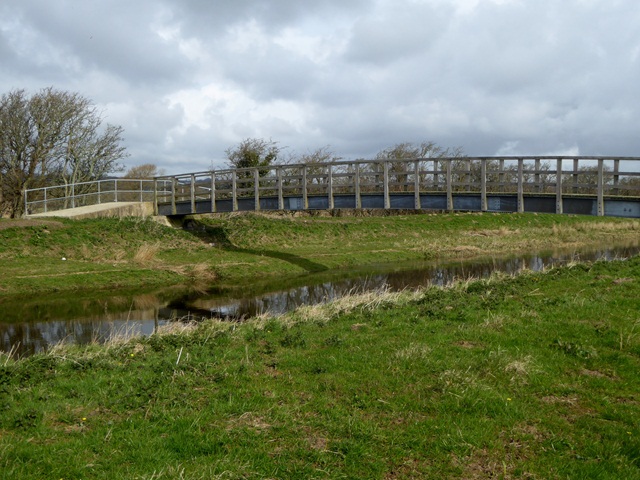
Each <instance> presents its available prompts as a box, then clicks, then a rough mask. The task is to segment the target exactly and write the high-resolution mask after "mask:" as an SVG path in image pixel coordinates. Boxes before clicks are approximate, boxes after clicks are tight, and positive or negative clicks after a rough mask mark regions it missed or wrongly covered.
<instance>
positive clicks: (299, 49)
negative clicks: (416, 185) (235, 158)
mask: <svg viewBox="0 0 640 480" xmlns="http://www.w3.org/2000/svg"><path fill="white" fill-rule="evenodd" d="M46 87H53V88H55V89H58V90H64V91H70V92H76V93H80V94H81V95H83V96H85V97H87V98H89V99H91V100H92V101H93V102H94V103H95V105H96V106H97V107H98V108H99V109H100V111H101V112H102V115H103V117H104V121H105V123H107V122H108V123H112V124H116V125H120V126H122V127H123V128H124V137H125V142H124V145H125V146H126V147H127V150H128V152H129V154H130V157H129V158H127V159H125V160H124V162H123V163H124V164H125V166H126V167H132V166H136V165H140V164H144V163H153V164H156V165H157V166H158V167H159V168H161V169H163V170H164V172H165V173H167V174H174V173H182V172H193V171H201V170H207V169H209V168H224V167H225V166H226V155H225V151H226V150H227V149H229V148H233V147H234V146H235V145H237V144H238V143H239V142H241V141H242V140H243V139H246V138H262V139H266V140H272V141H274V142H277V143H278V145H279V146H280V147H281V148H283V149H284V152H286V153H287V154H288V155H300V154H305V153H310V152H313V151H315V150H317V149H320V148H327V149H328V150H329V151H331V152H333V153H334V154H335V155H336V156H339V157H342V158H344V159H356V158H371V157H373V156H374V155H375V154H376V153H377V152H379V151H380V150H382V149H385V148H389V147H393V146H394V145H396V144H398V143H401V142H413V143H420V142H423V141H433V142H436V143H437V144H439V145H440V146H442V147H461V148H462V149H463V150H464V152H465V153H466V154H467V155H470V156H476V155H477V156H488V155H585V156H586V155H615V156H640V2H639V1H638V0H313V1H302V0H270V1H268V0H224V1H223V0H135V1H132V0H0V94H5V93H8V92H10V91H13V90H16V89H24V90H26V91H27V92H29V93H36V92H38V91H39V90H41V89H43V88H46Z"/></svg>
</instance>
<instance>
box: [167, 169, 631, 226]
mask: <svg viewBox="0 0 640 480" xmlns="http://www.w3.org/2000/svg"><path fill="white" fill-rule="evenodd" d="M156 182H164V184H165V185H166V184H167V183H168V184H169V185H170V188H164V189H159V188H158V189H157V194H156V208H157V207H158V206H160V205H169V204H170V205H171V206H172V212H174V213H175V212H176V211H177V210H176V205H177V204H179V203H190V204H191V208H190V211H191V212H193V213H195V212H196V203H197V202H202V201H207V202H211V207H210V209H209V211H211V212H215V211H216V202H218V201H220V200H229V201H231V204H232V208H231V210H232V211H235V210H238V200H240V199H243V198H248V197H251V198H253V201H254V209H255V210H259V209H260V199H261V198H265V197H270V198H277V205H278V208H279V209H283V208H284V206H283V205H284V199H285V198H286V197H293V196H295V197H301V198H302V208H303V209H308V208H309V203H308V200H309V198H310V197H313V196H323V197H326V198H328V206H329V208H333V205H334V202H333V199H334V196H337V195H344V194H349V195H353V196H355V199H356V202H355V205H356V208H360V207H361V206H362V198H363V196H366V195H371V194H376V195H382V196H383V197H384V208H390V205H391V202H390V198H391V196H392V195H394V194H398V193H404V194H411V193H413V194H414V198H415V208H417V209H419V208H421V195H423V194H429V193H434V194H435V193H437V194H446V196H447V207H448V209H451V210H452V209H453V194H454V193H455V194H461V193H470V194H480V196H481V203H482V209H483V210H486V209H487V198H488V197H490V196H491V195H492V194H502V193H508V194H515V195H517V199H518V200H517V201H518V211H522V209H523V204H524V201H523V196H524V195H525V194H526V195H534V194H535V195H543V196H555V198H556V211H557V212H558V213H562V199H563V197H566V196H581V195H590V196H595V197H596V198H597V201H598V214H600V215H601V214H603V212H604V204H603V202H604V198H605V197H640V157H620V158H615V157H555V156H554V157H543V156H536V157H462V158H418V159H411V160H404V159H403V160H357V161H339V162H330V163H307V164H293V165H274V166H267V167H258V168H243V169H226V170H214V171H205V172H196V173H189V174H183V175H174V176H165V177H157V178H156ZM157 184H158V185H159V184H160V183H157Z"/></svg>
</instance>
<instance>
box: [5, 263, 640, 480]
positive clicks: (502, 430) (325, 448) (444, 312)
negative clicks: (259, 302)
mask: <svg viewBox="0 0 640 480" xmlns="http://www.w3.org/2000/svg"><path fill="white" fill-rule="evenodd" d="M639 298H640V258H637V257H636V258H635V259H633V260H631V261H628V262H612V263H596V264H594V265H592V266H586V265H575V266H572V267H565V268H560V269H554V270H550V271H548V272H545V273H525V274H523V275H521V276H519V277H517V278H508V277H504V276H502V277H500V276H498V277H493V278H491V279H488V280H482V281H475V282H468V283H464V284H457V285H455V286H453V287H450V288H446V289H440V288H429V289H427V290H425V291H423V292H419V293H409V292H405V293H401V294H384V293H377V294H372V295H368V296H362V297H352V298H348V299H343V300H341V301H340V302H338V303H334V304H331V305H328V306H323V307H313V308H304V309H301V310H299V311H297V312H295V313H292V314H289V315H287V316H285V317H282V318H279V319H269V318H261V319H253V320H251V321H249V322H248V323H246V324H225V323H220V322H217V323H216V322H213V321H211V322H207V323H205V324H201V325H197V326H194V325H185V326H180V325H178V326H177V329H176V330H175V331H173V332H171V331H166V332H164V334H163V335H155V336H152V337H150V338H145V339H137V340H133V341H128V342H122V343H119V342H113V343H112V344H110V345H107V346H104V347H101V346H87V347H66V348H65V349H58V350H54V351H52V352H49V353H48V354H44V355H37V356H34V357H31V358H28V359H24V360H20V361H17V362H16V361H13V360H12V359H9V358H7V357H6V356H5V357H0V412H1V415H0V478H24V479H28V478H65V479H73V478H139V479H161V478H167V479H169V478H189V479H199V478H465V479H468V478H540V479H549V478H559V479H560V478H563V479H564V478H619V479H631V478H640V428H639V424H638V419H639V418H640V397H639V394H638V392H640V379H639V378H638V375H637V372H638V369H639V368H640V316H639V312H640V300H639Z"/></svg>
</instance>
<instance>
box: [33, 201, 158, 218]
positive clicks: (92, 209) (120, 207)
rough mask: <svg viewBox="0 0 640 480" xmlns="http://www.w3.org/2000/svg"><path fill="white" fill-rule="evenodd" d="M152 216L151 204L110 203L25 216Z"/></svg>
mask: <svg viewBox="0 0 640 480" xmlns="http://www.w3.org/2000/svg"><path fill="white" fill-rule="evenodd" d="M151 215H153V203H151V202H112V203H101V204H99V205H88V206H86V207H78V208H67V209H65V210H55V211H53V212H47V213H36V214H33V215H26V217H27V218H43V217H65V218H77V219H82V218H102V217H109V218H111V217H118V218H119V217H148V216H151Z"/></svg>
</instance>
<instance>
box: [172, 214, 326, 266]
mask: <svg viewBox="0 0 640 480" xmlns="http://www.w3.org/2000/svg"><path fill="white" fill-rule="evenodd" d="M183 227H184V229H185V230H186V231H188V232H189V233H191V234H192V235H194V236H195V237H197V238H199V239H200V240H202V241H203V242H206V243H208V244H211V243H212V244H215V246H216V247H218V248H221V249H223V250H227V251H230V252H237V253H246V254H248V255H255V256H257V257H270V258H275V259H278V260H282V261H284V262H288V263H291V264H292V265H295V266H297V267H300V268H301V269H303V270H305V271H306V272H307V273H319V272H324V271H326V270H328V267H326V266H325V265H322V264H321V263H316V262H313V261H311V260H308V259H306V258H304V257H300V256H298V255H293V254H291V253H286V252H281V251H277V250H263V249H258V248H242V247H238V246H237V245H234V244H233V242H232V241H231V240H230V239H229V236H228V234H227V231H226V230H225V229H224V228H223V227H215V226H211V225H205V224H202V223H200V222H197V221H195V220H189V221H187V222H186V223H185V224H184V226H183Z"/></svg>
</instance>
